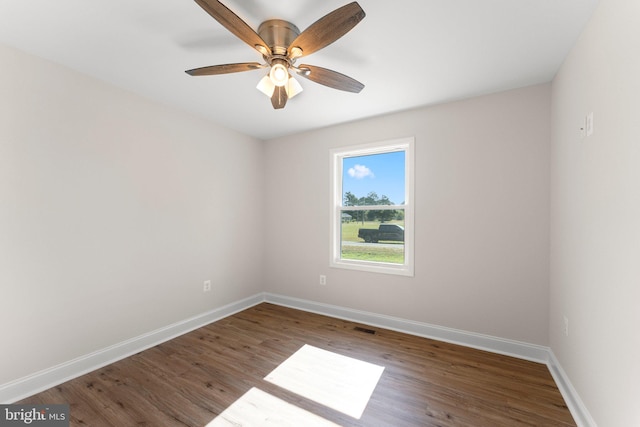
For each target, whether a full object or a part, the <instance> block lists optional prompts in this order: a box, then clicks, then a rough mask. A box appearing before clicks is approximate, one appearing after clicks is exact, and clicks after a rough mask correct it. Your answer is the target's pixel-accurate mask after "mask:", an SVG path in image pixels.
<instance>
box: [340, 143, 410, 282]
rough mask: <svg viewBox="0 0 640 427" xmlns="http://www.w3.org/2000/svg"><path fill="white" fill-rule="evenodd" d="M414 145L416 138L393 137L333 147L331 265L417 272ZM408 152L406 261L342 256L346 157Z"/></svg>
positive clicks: (349, 208) (405, 212)
mask: <svg viewBox="0 0 640 427" xmlns="http://www.w3.org/2000/svg"><path fill="white" fill-rule="evenodd" d="M414 145H415V138H414V137H407V138H399V139H394V140H386V141H379V142H374V143H369V144H361V145H356V146H350V147H342V148H335V149H333V150H331V152H330V154H331V167H330V169H331V191H330V192H331V224H330V230H331V239H330V240H331V255H330V261H329V266H330V267H335V268H345V269H350V270H360V271H369V272H375V273H384V274H396V275H402V276H412V277H413V275H414V234H415V233H414V230H415V228H414ZM397 151H404V152H405V160H404V161H405V165H404V171H405V187H404V191H405V198H404V204H403V205H402V208H403V209H404V215H405V217H404V264H392V263H385V262H377V261H361V260H350V259H342V257H341V254H342V251H341V242H342V236H341V232H342V226H341V224H342V211H343V210H344V209H343V208H344V206H343V204H344V201H343V200H342V196H343V194H342V190H343V189H342V177H343V170H342V164H343V159H344V158H347V157H357V156H366V155H371V154H384V153H390V152H397ZM388 208H389V206H362V207H354V206H349V207H348V210H352V211H353V210H371V209H378V210H379V209H388Z"/></svg>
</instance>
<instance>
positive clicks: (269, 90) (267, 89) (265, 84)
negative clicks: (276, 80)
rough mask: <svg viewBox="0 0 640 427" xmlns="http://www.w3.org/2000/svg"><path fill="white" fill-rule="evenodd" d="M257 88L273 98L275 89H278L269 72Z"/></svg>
mask: <svg viewBox="0 0 640 427" xmlns="http://www.w3.org/2000/svg"><path fill="white" fill-rule="evenodd" d="M256 89H258V90H259V91H260V92H262V93H264V94H265V95H267V96H268V97H269V98H271V97H272V96H273V91H274V90H276V85H274V84H273V82H272V81H271V77H269V75H268V74H267V75H266V76H264V77H263V78H262V79H261V80H260V81H259V82H258V86H256Z"/></svg>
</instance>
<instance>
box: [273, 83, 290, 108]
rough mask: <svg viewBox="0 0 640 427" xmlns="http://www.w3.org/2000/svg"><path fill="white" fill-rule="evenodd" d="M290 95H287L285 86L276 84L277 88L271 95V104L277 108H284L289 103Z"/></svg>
mask: <svg viewBox="0 0 640 427" xmlns="http://www.w3.org/2000/svg"><path fill="white" fill-rule="evenodd" d="M288 99H289V97H288V96H287V91H286V90H285V88H284V86H276V89H275V90H274V91H273V95H272V96H271V105H273V108H274V109H276V110H279V109H281V108H284V106H285V105H286V104H287V100H288Z"/></svg>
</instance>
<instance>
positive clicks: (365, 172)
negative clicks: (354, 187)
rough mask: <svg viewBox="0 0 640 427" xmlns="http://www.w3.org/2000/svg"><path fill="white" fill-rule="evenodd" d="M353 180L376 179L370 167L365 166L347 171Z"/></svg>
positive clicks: (355, 166) (358, 166) (357, 166)
mask: <svg viewBox="0 0 640 427" xmlns="http://www.w3.org/2000/svg"><path fill="white" fill-rule="evenodd" d="M347 173H348V174H349V176H350V177H351V178H355V179H362V178H366V177H369V178H374V177H375V175H374V174H373V172H372V171H371V169H369V168H368V167H366V166H364V165H354V166H353V167H352V168H349V170H348V171H347Z"/></svg>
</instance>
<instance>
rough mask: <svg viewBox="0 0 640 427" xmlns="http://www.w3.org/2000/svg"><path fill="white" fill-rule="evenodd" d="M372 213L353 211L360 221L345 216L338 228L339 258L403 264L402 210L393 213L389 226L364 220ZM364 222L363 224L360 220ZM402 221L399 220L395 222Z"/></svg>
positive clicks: (385, 223) (387, 223) (376, 221)
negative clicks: (339, 238)
mask: <svg viewBox="0 0 640 427" xmlns="http://www.w3.org/2000/svg"><path fill="white" fill-rule="evenodd" d="M371 212H372V211H355V212H354V213H355V214H360V219H357V218H353V217H351V216H350V215H349V214H347V215H349V216H345V215H344V214H345V213H346V212H345V211H343V216H342V218H343V219H342V225H341V232H340V235H341V242H340V255H341V258H342V259H349V260H358V261H372V262H386V263H392V264H404V262H405V259H404V209H397V210H389V211H386V212H394V213H395V217H394V219H392V220H390V221H388V222H383V223H382V222H380V221H378V220H373V221H370V220H367V219H366V218H367V216H369V215H370V213H371ZM362 218H364V220H363V219H362ZM398 218H401V219H398Z"/></svg>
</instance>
